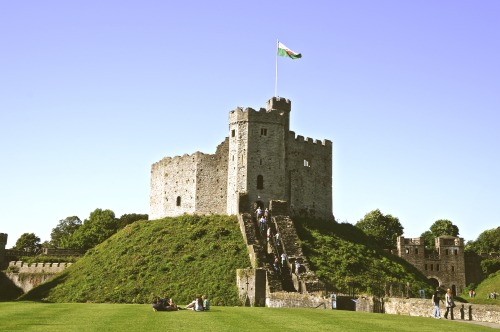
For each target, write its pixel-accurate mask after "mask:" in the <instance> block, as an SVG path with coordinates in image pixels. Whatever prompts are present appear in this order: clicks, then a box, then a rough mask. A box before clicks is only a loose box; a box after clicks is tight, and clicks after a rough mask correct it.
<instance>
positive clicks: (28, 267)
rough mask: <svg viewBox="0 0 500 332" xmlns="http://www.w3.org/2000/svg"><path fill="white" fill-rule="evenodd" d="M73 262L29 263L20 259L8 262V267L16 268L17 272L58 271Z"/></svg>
mask: <svg viewBox="0 0 500 332" xmlns="http://www.w3.org/2000/svg"><path fill="white" fill-rule="evenodd" d="M72 264H73V263H31V264H26V263H24V262H22V261H12V262H9V267H11V269H12V268H14V269H15V270H17V273H59V272H61V271H63V270H65V269H66V268H68V267H70V266H71V265H72Z"/></svg>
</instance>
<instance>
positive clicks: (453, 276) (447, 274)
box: [397, 235, 466, 294]
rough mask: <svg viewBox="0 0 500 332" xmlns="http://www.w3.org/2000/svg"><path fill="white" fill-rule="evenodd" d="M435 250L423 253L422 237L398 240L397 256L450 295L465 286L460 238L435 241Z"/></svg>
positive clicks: (448, 237)
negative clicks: (448, 291) (450, 290)
mask: <svg viewBox="0 0 500 332" xmlns="http://www.w3.org/2000/svg"><path fill="white" fill-rule="evenodd" d="M434 241H435V250H434V251H432V252H428V251H426V250H425V241H424V238H423V237H418V238H404V237H402V236H399V237H398V240H397V254H398V256H399V257H401V258H403V259H405V260H406V261H408V262H409V263H411V264H412V265H413V266H415V267H416V268H417V269H419V270H420V272H422V273H423V274H424V275H425V276H426V277H427V278H428V279H429V280H430V281H431V282H432V283H433V284H434V285H435V286H436V287H437V286H440V287H443V288H450V289H452V291H453V294H458V293H461V292H462V291H463V289H464V288H465V286H466V284H465V283H466V280H465V279H466V273H465V272H466V271H465V255H464V239H463V238H461V237H454V236H449V235H442V236H439V237H436V238H435V240H434Z"/></svg>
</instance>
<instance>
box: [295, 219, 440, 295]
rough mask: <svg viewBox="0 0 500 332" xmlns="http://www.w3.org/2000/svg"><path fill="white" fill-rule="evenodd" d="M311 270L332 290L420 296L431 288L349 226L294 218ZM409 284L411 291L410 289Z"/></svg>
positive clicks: (411, 269) (412, 269) (406, 265)
mask: <svg viewBox="0 0 500 332" xmlns="http://www.w3.org/2000/svg"><path fill="white" fill-rule="evenodd" d="M294 221H295V226H296V228H297V233H298V235H299V237H300V239H301V245H302V248H303V250H304V254H305V255H306V256H307V258H308V260H309V262H310V264H311V268H312V269H313V270H314V271H315V272H316V275H317V276H318V277H319V278H320V279H321V280H322V281H324V282H325V283H326V284H327V285H328V286H329V288H330V290H331V291H339V292H342V293H345V294H347V293H351V292H352V291H353V288H354V289H355V293H356V294H360V293H364V292H366V293H368V294H373V295H377V296H386V295H389V293H392V294H393V295H395V296H410V297H419V296H420V294H419V290H420V289H424V290H425V291H426V294H427V296H430V295H431V294H432V292H431V290H432V287H431V285H429V283H428V281H427V278H426V277H425V276H424V275H423V274H422V273H421V272H420V271H418V270H417V269H416V268H415V267H414V266H413V265H411V264H409V263H408V262H406V261H405V260H403V259H401V258H399V257H397V256H395V255H392V254H390V253H388V252H386V251H384V250H381V249H380V248H378V247H377V246H376V245H375V244H374V243H373V241H371V240H370V239H369V238H368V237H367V236H366V235H365V234H364V233H363V232H362V231H361V230H360V229H358V228H356V227H355V226H353V225H351V224H348V223H341V224H338V223H334V222H324V221H319V220H310V219H296V220H295V219H294ZM407 285H409V288H408V287H407Z"/></svg>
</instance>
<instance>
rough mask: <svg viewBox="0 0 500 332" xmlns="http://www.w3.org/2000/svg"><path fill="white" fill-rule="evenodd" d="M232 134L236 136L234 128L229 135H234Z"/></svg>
mask: <svg viewBox="0 0 500 332" xmlns="http://www.w3.org/2000/svg"><path fill="white" fill-rule="evenodd" d="M234 136H236V130H235V129H233V130H231V137H234Z"/></svg>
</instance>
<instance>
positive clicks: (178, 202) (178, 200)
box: [176, 196, 181, 206]
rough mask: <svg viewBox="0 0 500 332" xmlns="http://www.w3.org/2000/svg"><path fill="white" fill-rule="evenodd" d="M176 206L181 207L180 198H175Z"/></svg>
mask: <svg viewBox="0 0 500 332" xmlns="http://www.w3.org/2000/svg"><path fill="white" fill-rule="evenodd" d="M176 205H177V206H181V196H177V202H176Z"/></svg>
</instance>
